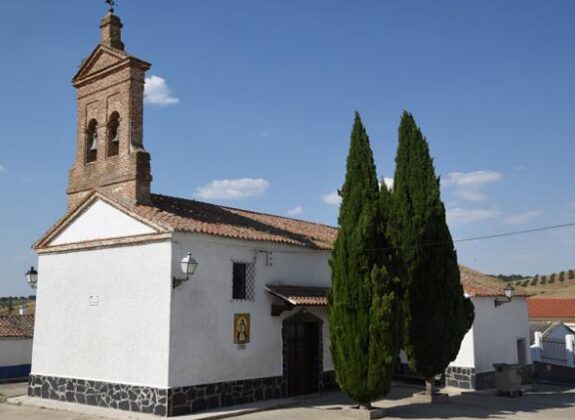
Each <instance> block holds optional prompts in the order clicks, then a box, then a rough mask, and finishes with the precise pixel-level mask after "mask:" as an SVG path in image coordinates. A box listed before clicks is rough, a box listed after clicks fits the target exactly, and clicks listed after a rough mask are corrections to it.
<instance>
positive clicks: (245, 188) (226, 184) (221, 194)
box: [196, 178, 270, 200]
mask: <svg viewBox="0 0 575 420" xmlns="http://www.w3.org/2000/svg"><path fill="white" fill-rule="evenodd" d="M269 186H270V183H269V182H268V181H266V180H265V179H263V178H258V179H254V178H240V179H216V180H214V181H212V182H210V183H209V184H208V185H205V186H203V187H200V188H198V189H197V190H196V196H198V197H200V198H204V199H214V198H216V199H217V198H223V199H229V200H237V199H241V198H248V197H261V196H262V195H264V193H265V192H266V190H267V189H268V187H269Z"/></svg>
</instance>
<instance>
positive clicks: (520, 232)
mask: <svg viewBox="0 0 575 420" xmlns="http://www.w3.org/2000/svg"><path fill="white" fill-rule="evenodd" d="M574 226H575V222H571V223H564V224H560V225H550V226H541V227H538V228H533V229H524V230H516V231H512V232H503V233H494V234H491V235H483V236H472V237H470V238H462V239H454V240H453V241H452V242H453V243H455V242H471V241H481V240H484V239H495V238H503V237H507V236H517V235H525V234H527V233H534V232H543V231H546V230H554V229H563V228H566V227H574ZM450 243H451V242H449V241H437V242H428V243H425V244H421V245H416V246H417V247H421V248H423V247H429V246H436V245H449V244H450ZM408 247H410V246H407V247H404V248H408ZM398 248H401V247H389V248H370V249H367V251H391V250H393V249H398Z"/></svg>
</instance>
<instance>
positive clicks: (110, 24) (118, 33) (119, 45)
mask: <svg viewBox="0 0 575 420" xmlns="http://www.w3.org/2000/svg"><path fill="white" fill-rule="evenodd" d="M122 27H123V25H122V21H121V20H120V18H119V17H118V16H116V15H114V14H112V12H108V13H107V14H106V16H104V18H103V19H102V22H101V23H100V28H101V29H102V40H101V41H100V44H102V45H104V46H105V47H109V48H115V49H117V50H122V51H124V43H123V42H122Z"/></svg>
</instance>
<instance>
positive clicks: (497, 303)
mask: <svg viewBox="0 0 575 420" xmlns="http://www.w3.org/2000/svg"><path fill="white" fill-rule="evenodd" d="M504 292H505V298H506V299H505V300H501V299H495V307H496V308H497V307H498V306H500V305H503V304H504V303H509V302H511V299H513V296H515V289H514V288H513V286H511V285H510V284H508V285H507V287H506V288H505V289H504Z"/></svg>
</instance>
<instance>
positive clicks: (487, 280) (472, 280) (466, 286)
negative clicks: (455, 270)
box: [459, 265, 528, 297]
mask: <svg viewBox="0 0 575 420" xmlns="http://www.w3.org/2000/svg"><path fill="white" fill-rule="evenodd" d="M459 274H460V278H461V284H462V285H463V290H464V291H465V293H467V294H468V295H469V296H471V297H498V296H501V297H503V296H505V291H504V289H505V287H506V283H504V282H502V281H501V280H499V279H497V278H495V277H492V276H488V275H487V274H483V273H480V272H479V271H475V270H472V269H471V268H469V267H466V266H464V265H460V266H459ZM515 296H522V297H527V296H528V294H527V293H525V292H523V291H521V290H517V289H516V290H515Z"/></svg>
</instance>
